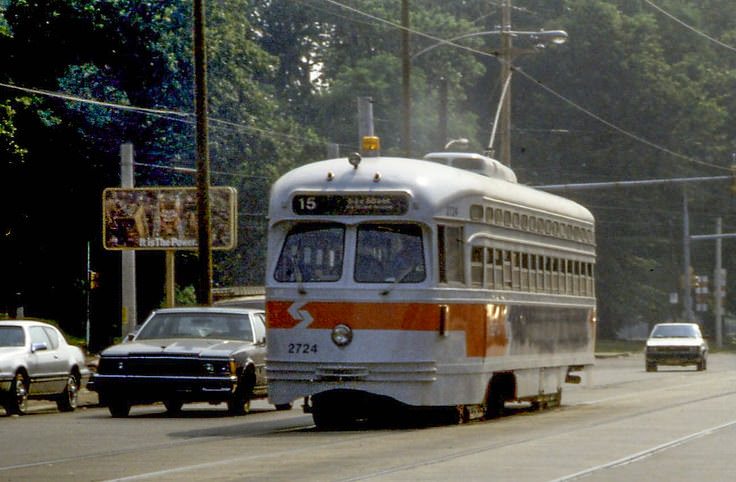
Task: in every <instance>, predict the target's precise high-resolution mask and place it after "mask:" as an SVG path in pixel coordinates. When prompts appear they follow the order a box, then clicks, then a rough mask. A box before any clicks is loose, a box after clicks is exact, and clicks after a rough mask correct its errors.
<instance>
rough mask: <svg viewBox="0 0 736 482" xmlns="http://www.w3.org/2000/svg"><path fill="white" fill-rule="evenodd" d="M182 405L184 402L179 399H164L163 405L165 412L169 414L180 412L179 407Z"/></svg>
mask: <svg viewBox="0 0 736 482" xmlns="http://www.w3.org/2000/svg"><path fill="white" fill-rule="evenodd" d="M183 405H184V402H182V401H181V400H164V407H166V412H167V413H168V414H169V415H176V414H177V413H180V412H181V407H182V406H183Z"/></svg>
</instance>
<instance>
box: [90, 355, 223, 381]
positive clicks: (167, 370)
mask: <svg viewBox="0 0 736 482" xmlns="http://www.w3.org/2000/svg"><path fill="white" fill-rule="evenodd" d="M208 368H209V369H208ZM97 372H98V373H100V374H104V375H153V376H168V375H172V376H212V375H214V374H215V373H217V374H225V372H227V374H229V369H228V363H227V361H224V360H222V359H220V360H207V359H202V358H198V357H197V358H194V357H172V356H146V357H114V358H113V357H111V358H102V359H100V363H99V366H98V368H97Z"/></svg>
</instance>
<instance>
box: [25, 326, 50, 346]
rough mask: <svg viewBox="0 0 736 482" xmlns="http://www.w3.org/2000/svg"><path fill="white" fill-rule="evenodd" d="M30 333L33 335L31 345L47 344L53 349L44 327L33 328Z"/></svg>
mask: <svg viewBox="0 0 736 482" xmlns="http://www.w3.org/2000/svg"><path fill="white" fill-rule="evenodd" d="M28 331H29V332H30V334H31V343H46V347H47V348H51V347H52V346H53V345H52V344H51V340H49V337H48V335H47V334H46V330H44V329H43V327H41V326H32V327H31V328H30V329H29V330H28Z"/></svg>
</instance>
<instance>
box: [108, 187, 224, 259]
mask: <svg viewBox="0 0 736 482" xmlns="http://www.w3.org/2000/svg"><path fill="white" fill-rule="evenodd" d="M209 194H210V225H211V236H210V238H211V240H212V249H222V250H225V249H232V248H233V247H234V246H235V241H236V237H237V235H236V224H235V219H236V216H237V210H236V199H237V196H236V194H237V193H236V191H235V189H234V188H232V187H220V186H213V187H210V189H209ZM102 216H103V221H102V239H103V243H104V247H105V249H109V250H129V249H150V250H177V249H190V250H195V249H197V248H198V238H197V232H198V218H197V188H195V187H141V188H107V189H105V190H104V191H103V193H102Z"/></svg>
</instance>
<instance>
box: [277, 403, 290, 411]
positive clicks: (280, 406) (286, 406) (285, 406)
mask: <svg viewBox="0 0 736 482" xmlns="http://www.w3.org/2000/svg"><path fill="white" fill-rule="evenodd" d="M275 406H276V410H291V407H292V406H293V405H292V404H291V403H277V404H276V405H275Z"/></svg>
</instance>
